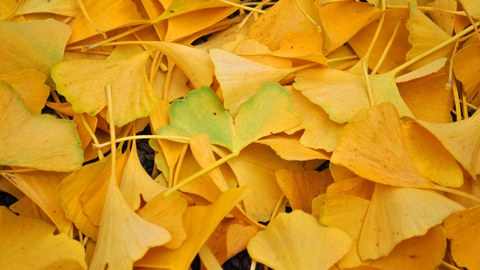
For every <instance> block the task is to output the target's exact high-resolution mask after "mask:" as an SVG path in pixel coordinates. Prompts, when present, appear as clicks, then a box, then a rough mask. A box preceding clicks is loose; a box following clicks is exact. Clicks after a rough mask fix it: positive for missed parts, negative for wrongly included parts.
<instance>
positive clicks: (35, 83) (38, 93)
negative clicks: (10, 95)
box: [0, 69, 50, 114]
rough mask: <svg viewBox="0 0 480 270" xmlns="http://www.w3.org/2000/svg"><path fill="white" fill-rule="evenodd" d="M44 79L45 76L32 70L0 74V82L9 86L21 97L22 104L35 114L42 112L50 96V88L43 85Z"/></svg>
mask: <svg viewBox="0 0 480 270" xmlns="http://www.w3.org/2000/svg"><path fill="white" fill-rule="evenodd" d="M46 78H47V77H46V75H45V74H43V73H42V72H40V71H37V70H34V69H24V70H18V71H12V72H7V73H1V74H0V81H2V82H6V83H8V84H10V85H11V86H12V87H13V89H15V92H17V93H18V94H20V96H21V97H22V103H23V104H25V105H26V106H27V107H28V108H29V109H30V110H31V111H32V112H33V113H35V114H40V113H41V112H42V109H43V107H45V102H46V101H47V98H48V95H50V87H48V86H47V85H45V84H44V83H45V80H46Z"/></svg>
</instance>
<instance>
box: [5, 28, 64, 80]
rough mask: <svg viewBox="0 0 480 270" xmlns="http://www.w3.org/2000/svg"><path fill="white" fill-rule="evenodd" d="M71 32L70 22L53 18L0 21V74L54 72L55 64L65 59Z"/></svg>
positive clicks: (48, 73) (46, 73)
mask: <svg viewBox="0 0 480 270" xmlns="http://www.w3.org/2000/svg"><path fill="white" fill-rule="evenodd" d="M70 34H71V30H70V28H69V27H68V26H67V25H66V24H63V23H60V22H57V21H55V20H52V19H49V20H35V21H28V22H24V23H13V22H6V21H2V22H0V40H2V43H1V44H0V59H2V65H1V66H0V73H5V72H10V71H19V70H24V69H36V70H38V71H41V72H42V73H43V74H45V75H47V76H48V75H50V69H51V68H52V66H53V65H55V64H57V63H58V62H60V61H62V59H63V51H64V49H65V45H66V43H67V40H68V37H69V36H70Z"/></svg>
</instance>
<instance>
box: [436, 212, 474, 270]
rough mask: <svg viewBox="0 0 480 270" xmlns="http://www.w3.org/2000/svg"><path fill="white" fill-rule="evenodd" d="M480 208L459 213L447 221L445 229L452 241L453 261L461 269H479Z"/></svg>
mask: <svg viewBox="0 0 480 270" xmlns="http://www.w3.org/2000/svg"><path fill="white" fill-rule="evenodd" d="M479 212H480V207H473V208H470V209H466V210H463V211H459V212H456V213H453V214H452V215H450V216H449V217H448V218H447V219H445V223H444V227H445V231H446V234H447V238H448V239H450V241H451V243H450V250H451V254H452V257H453V259H454V260H455V262H456V263H457V265H458V266H460V267H467V268H468V269H473V270H475V269H479V268H478V266H479V265H480V258H479V257H478V256H477V253H476V250H477V246H478V243H480V242H479V239H480V235H479V234H478V230H477V229H478V226H479V224H480V218H479V217H480V215H479V214H478V213H479Z"/></svg>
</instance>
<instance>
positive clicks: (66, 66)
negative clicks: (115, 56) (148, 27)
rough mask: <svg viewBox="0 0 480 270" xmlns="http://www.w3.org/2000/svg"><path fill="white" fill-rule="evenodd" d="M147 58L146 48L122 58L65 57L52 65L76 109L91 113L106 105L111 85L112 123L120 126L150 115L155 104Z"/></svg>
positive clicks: (60, 83)
mask: <svg viewBox="0 0 480 270" xmlns="http://www.w3.org/2000/svg"><path fill="white" fill-rule="evenodd" d="M147 59H148V53H146V52H144V53H141V54H137V55H134V56H132V57H127V58H124V59H120V60H71V61H65V62H61V63H59V64H58V65H56V66H55V67H54V68H53V70H52V78H53V80H54V81H55V83H56V84H57V91H58V92H59V93H61V94H62V95H64V96H65V97H66V99H67V100H68V101H69V102H70V103H72V106H73V111H74V112H76V113H83V112H85V113H88V114H89V115H92V116H93V115H96V114H98V113H99V112H100V111H101V110H102V109H103V108H105V107H106V106H107V96H106V95H105V87H106V86H107V85H110V86H111V87H112V98H113V123H114V124H115V125H116V126H119V127H120V126H124V125H126V124H127V123H128V122H131V121H133V120H135V119H137V118H140V117H145V116H147V115H148V114H149V113H150V112H151V111H152V110H153V107H154V106H155V104H156V97H155V93H154V91H153V89H152V87H151V85H150V84H149V82H148V79H147V75H146V73H145V63H146V61H147ZM131 78H133V79H131Z"/></svg>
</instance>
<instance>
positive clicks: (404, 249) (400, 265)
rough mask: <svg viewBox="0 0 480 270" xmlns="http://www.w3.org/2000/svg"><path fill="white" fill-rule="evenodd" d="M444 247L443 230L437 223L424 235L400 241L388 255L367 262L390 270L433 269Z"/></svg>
mask: <svg viewBox="0 0 480 270" xmlns="http://www.w3.org/2000/svg"><path fill="white" fill-rule="evenodd" d="M446 248H447V243H446V241H445V232H444V230H443V229H442V227H441V226H440V225H437V226H435V227H433V228H431V229H430V230H428V232H427V233H426V234H425V235H422V236H416V237H412V238H409V239H407V240H404V241H402V242H400V243H399V244H398V245H397V246H396V247H395V248H394V249H393V250H392V252H391V253H390V254H389V255H388V256H386V257H381V258H378V259H377V260H374V261H369V262H367V264H368V265H373V266H375V267H378V268H379V269H391V270H403V269H435V268H437V267H438V266H439V265H440V264H441V262H442V260H443V256H444V255H445V250H446Z"/></svg>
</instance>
